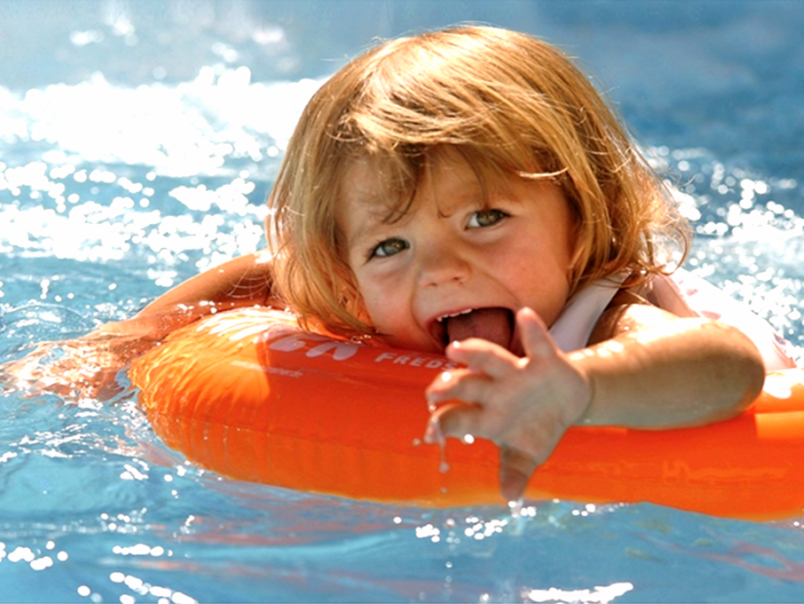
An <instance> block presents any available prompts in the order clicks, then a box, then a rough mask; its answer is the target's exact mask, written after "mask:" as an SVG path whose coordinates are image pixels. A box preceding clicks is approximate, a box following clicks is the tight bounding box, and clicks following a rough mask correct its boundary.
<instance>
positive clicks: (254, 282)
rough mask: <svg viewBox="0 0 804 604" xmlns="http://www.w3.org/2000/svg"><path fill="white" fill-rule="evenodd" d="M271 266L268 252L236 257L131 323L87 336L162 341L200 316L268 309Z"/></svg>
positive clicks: (151, 306) (182, 285)
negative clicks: (229, 311)
mask: <svg viewBox="0 0 804 604" xmlns="http://www.w3.org/2000/svg"><path fill="white" fill-rule="evenodd" d="M272 266H273V264H272V262H271V256H270V254H269V253H268V252H265V251H263V252H255V253H253V254H246V255H245V256H239V257H237V258H234V259H232V260H229V261H228V262H225V263H223V264H221V265H219V266H217V267H215V268H212V269H209V270H208V271H205V272H203V273H201V274H199V275H196V276H195V277H192V278H190V279H188V280H187V281H184V282H183V283H180V284H179V285H177V286H176V287H174V288H173V289H171V290H169V291H168V292H167V293H165V294H162V295H161V296H159V297H158V298H157V299H156V300H154V301H153V302H151V303H150V304H148V305H147V306H146V307H145V308H143V309H142V310H141V311H140V312H139V313H137V314H136V315H135V316H134V317H132V318H131V319H126V320H124V321H118V322H115V323H108V324H106V325H102V326H101V327H99V328H98V329H96V330H95V331H94V332H92V334H90V335H110V334H114V335H133V334H141V335H146V334H147V337H149V338H151V339H154V338H155V339H161V338H163V337H164V336H166V335H167V334H168V333H170V332H171V331H174V330H176V329H178V328H179V327H181V326H183V325H187V324H188V323H192V322H193V321H196V320H198V319H200V318H201V317H203V316H206V315H208V314H211V313H213V312H218V311H222V310H230V309H233V308H239V307H243V306H270V305H271V304H272V303H274V302H276V299H275V298H274V294H273V268H272Z"/></svg>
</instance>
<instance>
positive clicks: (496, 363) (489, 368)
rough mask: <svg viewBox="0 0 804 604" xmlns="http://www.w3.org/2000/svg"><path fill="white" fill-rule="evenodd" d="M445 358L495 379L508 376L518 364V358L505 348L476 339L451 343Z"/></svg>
mask: <svg viewBox="0 0 804 604" xmlns="http://www.w3.org/2000/svg"><path fill="white" fill-rule="evenodd" d="M446 356H447V358H448V359H449V360H450V361H453V362H456V363H462V364H464V365H466V366H467V367H469V368H470V369H471V370H473V371H476V372H481V373H485V374H486V375H488V376H490V377H492V378H495V379H502V378H505V377H507V376H508V375H510V373H511V370H512V369H514V368H516V367H517V363H518V362H519V357H517V356H516V355H514V354H511V353H510V352H508V351H507V350H505V348H502V347H501V346H497V345H496V344H492V343H491V342H488V341H486V340H481V339H478V338H470V339H468V340H463V341H460V342H453V343H452V344H450V345H449V346H448V347H447V350H446Z"/></svg>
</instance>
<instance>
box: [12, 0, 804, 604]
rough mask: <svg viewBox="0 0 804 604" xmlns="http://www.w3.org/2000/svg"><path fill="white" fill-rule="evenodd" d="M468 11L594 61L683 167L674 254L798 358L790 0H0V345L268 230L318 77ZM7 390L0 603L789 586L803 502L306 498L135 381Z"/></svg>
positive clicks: (608, 598) (167, 277) (482, 598)
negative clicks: (766, 517)
mask: <svg viewBox="0 0 804 604" xmlns="http://www.w3.org/2000/svg"><path fill="white" fill-rule="evenodd" d="M467 20H471V21H482V22H488V23H494V24H498V25H503V26H507V27H512V28H517V29H522V30H525V31H528V32H531V33H534V34H537V35H541V36H543V37H546V38H547V39H549V40H551V41H553V42H556V43H558V44H560V45H561V46H563V47H564V48H566V49H568V50H569V51H570V52H571V53H573V54H574V55H576V56H578V57H579V59H580V60H581V62H582V63H583V64H584V65H585V66H587V67H588V68H589V69H590V71H592V72H593V73H595V74H596V75H597V81H598V84H599V86H600V88H602V89H604V90H606V91H608V93H609V94H610V96H611V97H612V98H613V100H614V102H615V103H616V105H617V107H618V108H619V109H620V111H621V112H622V113H623V114H624V115H625V117H626V119H627V120H628V121H629V123H630V125H631V127H632V129H633V130H634V132H635V133H636V134H637V135H638V137H639V140H640V141H641V143H642V144H643V145H644V147H645V149H646V151H647V152H649V153H650V155H651V156H652V157H653V161H655V162H656V164H657V166H659V167H660V168H662V169H666V170H668V171H669V173H670V174H672V175H673V179H674V180H675V182H676V183H677V184H678V187H679V190H680V193H679V198H680V200H681V201H682V202H683V207H684V208H685V210H684V211H685V213H686V214H687V215H688V216H689V217H690V218H691V219H692V220H693V221H694V228H695V231H696V237H697V242H696V245H695V248H694V250H693V253H692V255H691V257H690V260H689V266H690V268H691V269H692V270H694V271H695V272H697V273H699V274H701V275H703V276H706V277H707V278H709V279H710V280H711V281H713V282H714V283H716V284H717V285H719V286H721V287H723V288H724V289H725V290H727V291H728V292H730V293H732V294H733V295H735V296H736V297H738V298H740V299H743V300H745V301H747V302H748V303H749V304H750V305H751V306H752V308H754V310H756V312H758V313H759V314H761V315H762V316H765V317H767V318H768V319H770V320H771V321H772V322H773V324H774V325H775V326H776V327H777V328H778V329H779V330H780V331H781V332H783V333H784V334H785V335H786V337H787V338H788V339H789V340H790V341H791V342H792V343H793V345H794V346H795V347H796V348H797V350H798V351H799V355H801V352H800V351H801V346H802V345H804V327H803V326H802V311H804V308H803V307H804V295H802V287H804V243H803V242H804V146H802V144H801V141H802V140H804V104H802V103H801V99H802V97H803V96H804V44H802V41H804V40H802V34H801V32H802V31H804V4H801V3H798V2H795V1H788V2H786V1H774V0H771V1H765V2H758V1H757V2H750V1H736V0H735V1H733V2H724V1H716V0H712V1H700V0H689V1H684V0H681V1H673V2H661V1H650V2H634V1H618V2H612V1H602V0H601V1H576V2H572V3H558V2H550V1H545V2H539V1H533V2H531V1H524V0H523V1H521V2H517V1H501V2H495V3H488V2H481V1H479V0H478V1H466V2H436V1H435V0H434V1H432V2H425V1H420V2H415V1H410V0H408V1H405V0H401V1H396V2H391V1H368V0H365V1H361V0H349V1H345V0H344V1H342V2H329V1H327V0H309V1H303V0H302V1H296V2H291V1H290V0H288V1H279V0H277V1H270V2H269V1H263V2H260V1H256V0H251V1H249V0H241V1H239V2H223V1H220V2H218V1H212V0H208V1H205V2H202V1H198V2H189V1H187V0H173V1H170V2H168V1H164V2H156V1H150V0H145V1H139V2H136V3H135V2H124V1H122V0H86V1H84V2H81V3H78V2H75V3H73V2H57V1H48V0H26V1H23V0H19V1H14V0H5V1H4V2H0V24H2V25H0V65H2V68H0V362H2V361H7V360H11V359H16V358H19V357H20V356H22V355H23V354H24V353H25V352H26V350H27V349H28V348H27V347H29V346H30V345H32V344H34V343H36V342H41V341H45V340H53V339H61V338H69V337H74V336H77V335H80V334H82V333H86V332H87V331H89V330H90V329H92V328H93V327H94V326H96V325H99V324H101V323H103V322H106V321H109V320H115V319H121V318H125V317H129V316H131V315H132V314H134V313H135V312H136V311H137V310H138V309H139V308H141V307H142V306H143V305H144V304H145V303H147V302H148V301H150V300H152V299H153V298H155V297H156V296H158V295H159V294H160V293H162V292H164V291H166V289H167V288H169V287H170V286H172V285H174V284H176V283H179V282H180V281H182V280H183V279H186V278H188V277H190V276H192V275H194V274H196V273H197V272H199V271H200V270H203V269H205V268H208V267H211V266H214V265H215V264H217V263H219V262H221V261H223V260H226V259H228V258H231V257H233V256H236V255H238V254H242V253H245V252H250V251H253V250H256V249H258V248H259V247H261V246H262V245H263V244H264V239H263V234H262V220H263V218H264V208H263V205H264V204H263V200H264V198H265V195H266V193H267V191H268V190H269V188H270V186H271V181H272V178H273V176H274V175H275V173H276V170H277V166H278V162H279V161H280V159H281V156H282V153H283V151H284V148H285V145H286V143H287V139H288V137H289V135H290V132H291V130H292V127H293V124H294V123H295V120H296V119H297V117H298V115H299V113H300V111H301V108H302V107H303V105H304V103H305V101H306V100H307V99H308V98H309V96H310V95H311V94H312V92H313V91H314V90H315V89H316V87H317V86H318V85H320V83H321V82H322V81H323V79H324V78H326V77H327V75H329V74H331V73H332V72H333V71H335V70H336V69H337V68H338V67H339V66H340V65H342V64H343V62H344V61H345V60H346V58H347V57H348V56H351V55H353V54H355V53H357V52H359V50H360V49H362V48H364V47H365V46H366V45H367V44H369V43H370V41H371V40H372V38H373V37H374V36H391V35H396V34H399V33H403V32H409V31H416V30H420V29H423V28H429V27H435V26H442V25H447V24H452V23H457V22H459V21H467ZM10 386H13V385H10V384H6V389H5V390H4V391H3V395H2V400H0V600H1V601H9V602H11V601H14V602H21V601H28V602H43V601H59V602H67V601H77V602H101V601H103V602H118V601H119V602H123V603H130V602H175V603H176V604H181V603H184V602H193V601H198V602H211V601H214V602H222V601H367V600H370V601H466V602H469V601H476V602H499V601H524V602H548V601H551V602H614V601H616V602H627V601H642V602H644V601H673V602H683V601H695V602H700V601H741V602H747V601H756V602H759V601H762V602H774V601H786V602H790V601H804V512H802V515H801V517H798V518H790V519H786V520H781V521H777V522H769V523H752V522H742V521H736V520H729V519H722V518H714V517H709V516H704V515H697V514H691V513H685V512H681V511H677V510H673V509H668V508H663V507H660V506H655V505H651V504H638V505H606V506H595V505H591V504H587V503H585V502H566V501H550V502H526V504H525V509H524V513H523V514H522V515H521V516H519V517H517V518H514V517H512V516H511V515H510V514H509V513H508V512H507V510H505V509H501V508H496V507H473V508H458V509H450V510H429V509H423V508H416V507H401V506H392V505H376V504H368V503H361V502H356V501H350V500H345V499H337V498H331V497H323V496H318V495H311V494H306V493H298V492H293V491H288V490H283V489H279V488H272V487H269V486H264V485H254V484H247V483H241V482H236V481H232V480H228V479H225V478H222V477H220V476H218V475H216V474H214V473H212V472H208V471H205V470H203V469H201V468H199V467H197V466H195V465H193V464H191V463H189V462H187V461H186V460H185V459H184V458H183V457H182V455H181V454H180V453H177V452H175V451H172V450H170V449H169V448H167V447H166V446H165V445H163V444H162V443H161V442H160V440H159V439H158V438H157V437H156V436H155V435H154V434H153V432H152V431H151V429H150V428H149V426H148V423H147V421H146V420H145V419H144V417H143V415H142V413H141V412H140V410H139V409H138V407H137V405H136V399H135V397H134V395H133V394H132V393H130V392H127V393H123V394H122V395H120V396H118V397H117V398H116V399H115V400H114V401H112V402H111V403H107V404H100V403H98V402H97V401H94V400H92V399H83V400H80V401H79V403H78V404H74V403H73V404H66V403H65V402H64V401H63V400H61V399H60V398H59V397H58V396H56V395H52V394H42V393H40V392H35V391H31V390H25V389H19V388H13V387H10ZM422 429H424V426H423V427H422ZM802 463H804V460H802Z"/></svg>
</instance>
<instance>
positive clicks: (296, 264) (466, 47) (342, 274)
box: [267, 27, 686, 335]
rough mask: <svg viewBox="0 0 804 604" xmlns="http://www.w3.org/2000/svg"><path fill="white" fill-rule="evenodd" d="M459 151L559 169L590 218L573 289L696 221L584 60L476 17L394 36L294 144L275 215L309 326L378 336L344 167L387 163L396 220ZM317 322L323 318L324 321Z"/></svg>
mask: <svg viewBox="0 0 804 604" xmlns="http://www.w3.org/2000/svg"><path fill="white" fill-rule="evenodd" d="M445 147H448V148H450V149H454V150H456V151H457V152H458V153H460V155H461V156H463V157H464V158H465V159H466V160H467V161H468V162H469V164H470V166H472V167H473V169H475V171H476V172H477V173H478V174H481V175H482V173H484V172H488V171H489V170H492V171H493V172H496V173H505V174H519V175H521V176H522V175H524V176H525V177H529V178H539V177H543V178H550V179H552V180H553V181H554V182H555V183H556V184H558V185H559V186H561V187H562V189H563V191H564V194H565V196H566V198H567V200H568V202H569V204H570V207H571V210H572V212H573V214H574V217H575V220H576V227H575V254H574V258H573V263H572V267H571V285H572V289H573V291H577V290H578V289H580V288H582V287H584V286H585V285H586V284H588V283H590V282H592V281H595V280H597V279H600V278H602V277H605V276H609V275H613V274H615V273H620V272H623V271H630V275H631V276H630V277H629V280H628V281H627V282H626V285H635V284H636V283H638V282H640V281H641V280H644V279H645V277H646V276H647V275H649V274H651V273H656V272H660V271H663V270H664V269H665V266H664V264H663V262H662V261H660V259H659V258H658V257H657V249H656V242H657V240H658V239H661V238H663V237H664V236H669V237H670V238H671V239H674V240H676V241H680V242H681V244H682V245H681V247H682V253H684V254H685V253H686V231H685V230H684V225H683V221H682V220H681V219H680V218H679V217H678V215H677V214H676V213H675V212H674V211H673V210H672V209H671V207H670V204H669V203H668V196H667V195H666V193H665V191H664V190H663V186H662V183H661V181H660V179H659V178H658V177H657V176H656V175H655V174H654V172H653V171H652V170H651V169H650V168H649V166H648V165H647V163H646V162H645V160H644V158H643V157H642V156H641V154H640V153H639V151H638V150H637V149H636V148H635V146H634V144H633V143H632V141H631V139H630V138H629V136H628V135H627V133H626V131H625V129H624V128H623V127H622V126H621V124H620V122H619V121H618V118H617V116H616V115H615V113H614V112H613V111H612V110H611V109H610V108H609V107H608V106H607V105H606V103H605V101H604V100H603V99H602V98H601V96H600V94H599V93H598V92H597V91H596V90H595V88H594V86H593V85H592V84H591V83H590V82H589V81H588V79H587V78H586V76H585V75H584V74H583V73H582V72H581V71H579V69H578V68H577V67H575V65H574V64H573V63H572V61H571V60H570V59H569V58H568V57H567V56H566V55H564V54H563V53H562V52H561V51H559V50H558V49H557V48H555V47H553V46H551V45H550V44H547V43H545V42H542V41H540V40H538V39H535V38H532V37H530V36H528V35H525V34H521V33H517V32H512V31H507V30H502V29H496V28H489V27H464V28H459V29H451V30H445V31H438V32H431V33H425V34H422V35H418V36H415V37H410V38H401V39H396V40H392V41H389V42H386V43H385V44H382V45H380V46H378V47H377V48H374V49H373V50H370V51H368V52H367V53H365V54H363V55H362V56H360V57H358V58H357V59H355V60H354V61H352V62H351V63H349V64H348V65H346V66H345V67H344V68H343V69H341V70H340V71H339V72H338V73H336V74H335V75H334V76H333V77H332V78H331V79H330V80H328V81H327V82H326V83H325V84H324V85H323V86H322V87H321V88H320V89H319V90H318V92H317V93H316V94H315V95H314V96H313V98H312V99H311V100H310V102H309V104H308V105H307V107H306V108H305V110H304V112H303V114H302V116H301V119H300V121H299V124H298V126H297V127H296V130H295V132H294V134H293V136H292V138H291V140H290V143H289V145H288V149H287V152H286V154H285V157H284V161H283V164H282V167H281V168H280V171H279V174H278V177H277V181H276V184H275V186H274V188H273V191H272V192H271V194H270V196H269V199H268V203H269V208H270V212H269V218H268V221H267V228H268V239H269V245H271V246H272V249H273V251H274V253H275V254H276V260H275V271H276V275H275V278H276V287H277V291H278V293H279V295H280V296H281V297H282V298H283V299H284V300H285V301H286V302H287V303H288V304H289V306H290V307H291V308H292V309H293V310H294V311H295V312H296V313H297V314H298V315H299V316H300V318H301V319H302V321H304V322H306V323H307V325H308V326H315V327H316V328H319V329H320V328H324V329H326V330H328V331H331V332H334V333H340V334H344V335H349V334H352V335H354V334H369V333H372V327H371V325H370V320H369V317H367V316H366V314H365V311H364V310H363V302H362V298H361V296H360V292H359V291H358V289H357V286H356V281H355V279H354V276H353V274H352V271H351V270H350V268H349V265H348V263H347V261H346V258H345V255H344V254H343V252H342V245H343V242H342V241H341V235H340V233H339V230H338V226H337V224H336V220H335V208H336V206H337V204H338V203H339V199H338V197H339V192H340V191H341V190H342V188H341V187H342V186H348V184H346V185H344V184H343V183H342V179H343V175H344V173H345V172H346V169H347V168H348V167H349V166H350V165H352V162H354V161H355V160H357V159H358V158H370V159H373V160H378V161H379V162H381V165H382V166H383V170H382V175H383V179H384V181H385V186H386V187H387V189H388V192H389V197H388V199H390V200H392V201H391V202H389V219H391V218H392V217H393V216H399V215H400V214H404V212H406V211H407V210H408V209H409V205H410V201H411V199H412V197H413V195H414V193H415V189H416V185H417V183H418V182H419V180H420V178H421V177H422V172H423V169H424V167H425V164H426V161H427V160H428V158H432V156H433V155H434V154H437V153H438V152H439V151H438V150H439V149H443V148H445ZM310 321H313V322H314V325H311V323H310Z"/></svg>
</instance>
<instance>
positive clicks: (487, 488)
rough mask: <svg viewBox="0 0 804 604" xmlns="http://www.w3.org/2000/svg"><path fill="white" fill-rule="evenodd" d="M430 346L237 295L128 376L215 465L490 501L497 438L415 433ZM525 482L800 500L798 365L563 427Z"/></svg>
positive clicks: (698, 500)
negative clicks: (423, 349) (730, 404)
mask: <svg viewBox="0 0 804 604" xmlns="http://www.w3.org/2000/svg"><path fill="white" fill-rule="evenodd" d="M447 367H448V361H447V360H446V359H445V358H443V357H439V356H435V355H429V354H420V353H415V352H408V351H402V350H394V349H388V348H375V347H370V346H366V345H360V344H355V343H352V342H346V341H340V340H334V339H331V338H328V337H325V336H322V335H317V334H310V333H306V332H302V331H301V330H300V329H299V328H298V326H297V325H296V323H295V321H294V320H293V319H292V318H290V317H288V315H286V314H284V313H281V312H279V311H275V310H268V309H258V308H252V309H247V310H234V311H228V312H223V313H219V314H216V315H211V316H209V317H207V318H205V319H203V320H201V321H199V322H198V323H194V324H192V325H189V326H187V327H184V328H182V329H180V330H178V331H176V332H175V333H173V334H171V335H170V336H169V337H168V338H167V339H166V340H165V341H164V342H163V343H162V344H161V345H159V346H157V347H155V348H154V349H152V350H151V351H150V352H148V353H146V354H145V355H144V356H142V357H140V358H139V359H137V360H136V361H135V362H134V363H133V364H132V366H131V368H130V371H129V376H130V378H131V380H132V383H133V384H134V385H135V386H136V387H138V388H139V389H140V402H141V404H142V407H143V409H144V410H145V412H146V414H147V416H148V418H149V420H150V422H151V423H152V425H153V427H154V430H155V431H156V432H157V434H158V435H159V436H161V438H162V439H163V440H164V441H165V442H166V443H167V444H168V445H169V446H171V447H173V448H175V449H177V450H179V451H181V452H183V453H184V454H185V455H186V456H187V458H188V459H190V460H192V461H194V462H196V463H198V464H200V465H201V466H203V467H206V468H209V469H211V470H214V471H216V472H218V473H220V474H223V475H226V476H229V477H232V478H236V479H241V480H248V481H254V482H261V483H267V484H271V485H276V486H281V487H287V488H290V489H296V490H303V491H310V492H317V493H324V494H333V495H339V496H344V497H349V498H353V499H362V500H373V501H382V502H396V503H411V504H417V505H424V506H439V507H440V506H453V505H456V506H457V505H474V504H485V503H499V502H501V496H500V494H499V490H498V482H497V463H498V456H497V451H496V447H495V446H494V445H493V444H492V443H490V442H487V441H481V440H478V441H477V442H475V443H474V444H471V445H469V444H465V443H463V442H460V441H458V440H455V439H449V441H448V443H447V445H446V451H445V459H446V462H447V464H448V465H449V469H448V471H443V469H442V468H441V459H442V457H441V456H442V451H440V450H439V447H438V446H435V445H425V444H422V443H421V437H422V434H423V432H424V429H425V426H426V424H427V421H428V411H427V405H426V404H425V401H424V397H423V391H424V389H425V387H426V386H427V385H428V384H429V383H430V382H431V381H432V379H433V378H434V377H435V376H436V375H437V374H438V372H440V371H442V370H443V369H445V368H447ZM527 497H528V498H534V499H548V498H549V499H553V498H559V499H569V500H574V501H582V502H593V503H606V502H640V501H650V502H654V503H657V504H661V505H665V506H672V507H675V508H679V509H683V510H689V511H695V512H702V513H706V514H710V515H715V516H727V517H734V518H747V519H771V518H782V517H790V516H795V515H801V513H802V510H803V509H804V371H802V370H799V369H795V370H789V371H785V372H781V373H773V374H769V375H768V379H767V383H766V387H765V390H764V392H763V393H762V395H761V396H760V397H759V398H758V399H757V401H756V402H755V403H754V405H753V406H752V407H751V408H750V409H749V410H748V411H746V412H745V413H743V414H742V415H741V416H739V417H737V418H735V419H732V420H729V421H726V422H722V423H718V424H713V425H709V426H706V427H702V428H688V429H679V430H666V431H640V430H628V429H623V428H613V427H596V428H591V427H573V428H571V429H570V430H568V431H567V433H566V435H565V436H564V438H563V439H562V440H561V442H560V444H559V446H558V447H557V448H556V450H555V452H554V453H553V454H552V456H551V457H550V459H549V460H548V461H547V462H546V463H545V464H544V465H543V466H542V467H540V468H539V469H538V470H537V471H536V473H535V474H534V476H533V478H532V479H531V481H530V484H529V487H528V491H527Z"/></svg>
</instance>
